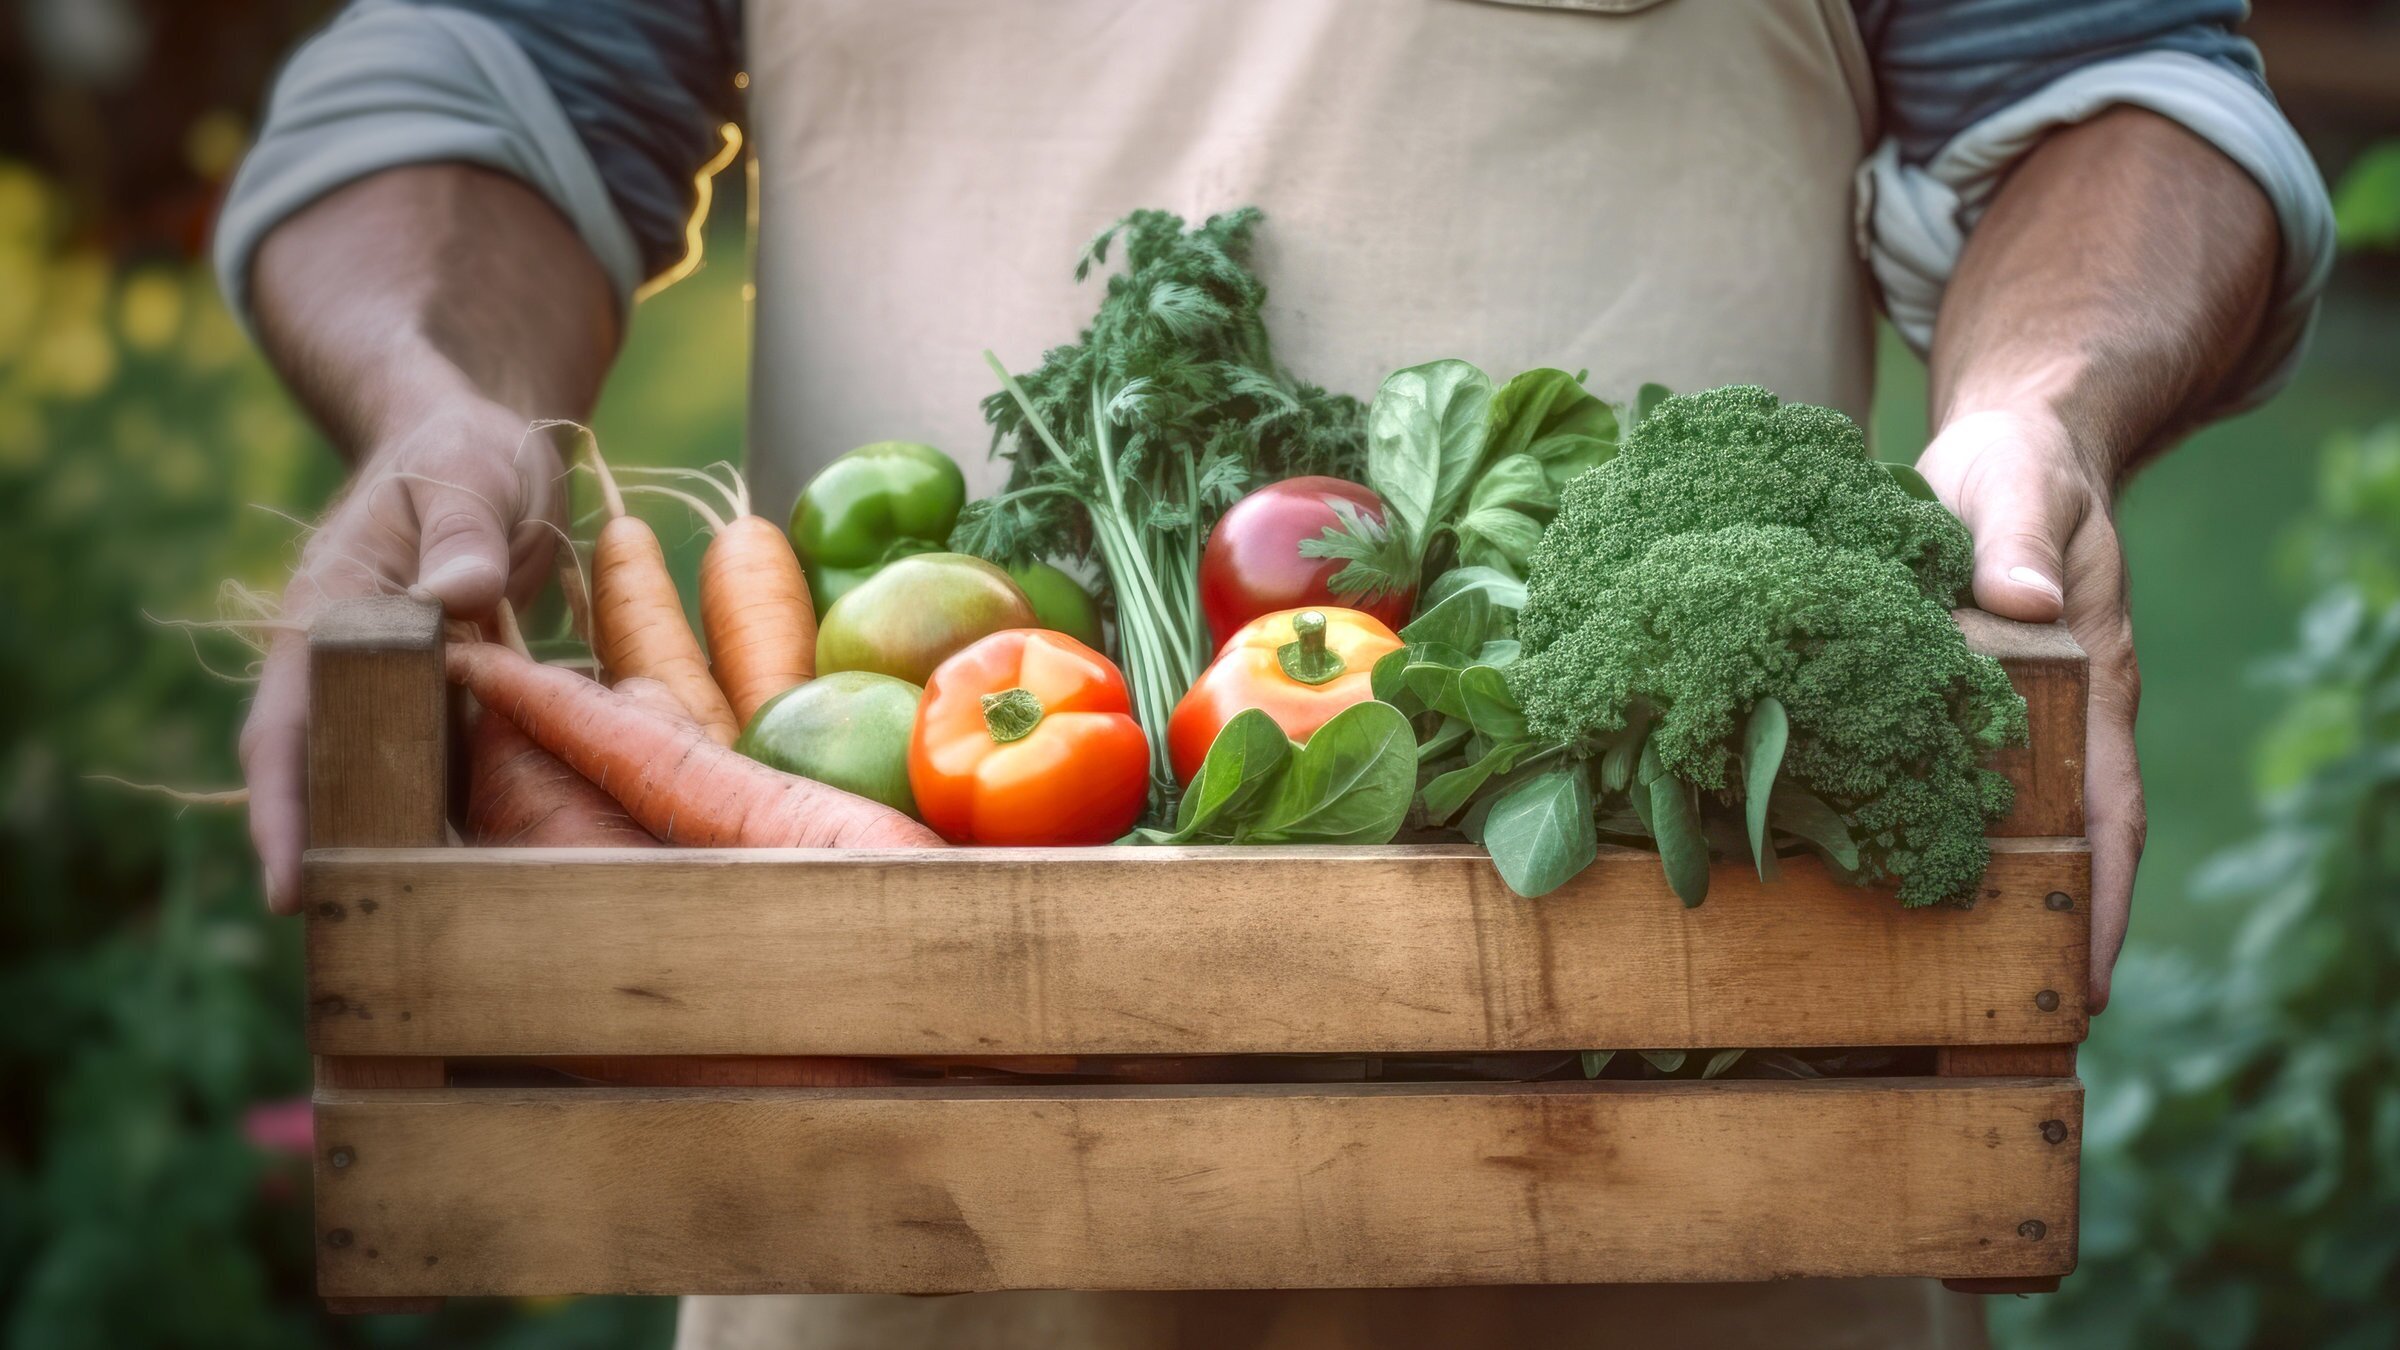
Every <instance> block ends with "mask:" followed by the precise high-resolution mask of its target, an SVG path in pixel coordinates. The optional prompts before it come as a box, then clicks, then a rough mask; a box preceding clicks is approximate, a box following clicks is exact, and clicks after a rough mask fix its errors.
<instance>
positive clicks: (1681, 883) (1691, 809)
mask: <svg viewBox="0 0 2400 1350" xmlns="http://www.w3.org/2000/svg"><path fill="white" fill-rule="evenodd" d="M1640 777H1641V781H1642V786H1643V788H1644V789H1645V791H1646V792H1647V795H1648V798H1649V804H1650V813H1649V818H1648V819H1649V825H1650V837H1651V838H1653V839H1655V840H1657V841H1658V859H1659V863H1660V865H1661V866H1662V867H1664V868H1665V869H1666V873H1667V884H1668V885H1669V886H1671V887H1673V888H1674V890H1675V894H1676V896H1677V898H1679V899H1681V900H1682V901H1683V906H1684V908H1686V909H1690V908H1692V907H1694V906H1696V905H1698V904H1699V903H1700V902H1701V901H1703V900H1706V899H1708V839H1707V837H1706V836H1705V835H1703V834H1702V833H1701V830H1700V809H1699V807H1698V806H1696V805H1695V804H1694V803H1693V801H1692V790H1691V788H1690V786H1689V785H1687V784H1686V783H1685V782H1684V781H1683V780H1682V779H1681V778H1678V777H1676V776H1675V775H1674V774H1671V773H1669V772H1667V770H1666V767H1665V765H1663V764H1662V763H1661V762H1660V761H1659V757H1658V749H1657V747H1656V745H1655V744H1650V745H1645V746H1644V747H1643V748H1642V765H1641V771H1640Z"/></svg>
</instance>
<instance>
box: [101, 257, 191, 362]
mask: <svg viewBox="0 0 2400 1350" xmlns="http://www.w3.org/2000/svg"><path fill="white" fill-rule="evenodd" d="M182 328H183V285H182V283H181V282H180V281H178V280H177V279H176V278H175V277H174V276H173V275H172V274H171V273H168V272H167V271H165V270H163V269H161V268H155V267H146V268H143V269H142V270H141V271H139V272H136V273H134V274H133V275H132V276H131V277H129V278H127V279H126V281H125V285H124V289H123V290H122V291H120V292H119V293H118V295H117V329H118V331H119V332H122V333H123V334H124V335H125V345H126V346H128V347H131V348H133V349H134V350H135V351H137V352H155V351H159V350H161V349H163V348H164V347H165V346H166V345H167V344H168V343H170V342H173V341H174V340H175V335H176V333H178V332H180V331H182Z"/></svg>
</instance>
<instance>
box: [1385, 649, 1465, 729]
mask: <svg viewBox="0 0 2400 1350" xmlns="http://www.w3.org/2000/svg"><path fill="white" fill-rule="evenodd" d="M1462 673H1463V671H1462V668H1461V667H1459V666H1454V665H1450V664H1448V663H1446V662H1441V661H1412V662H1410V663H1409V665H1408V667H1407V668H1406V669H1405V670H1402V671H1401V672H1400V678H1401V682H1402V683H1403V684H1404V685H1405V686H1406V687H1407V689H1408V692H1409V693H1411V694H1414V695H1416V697H1417V699H1418V701H1420V702H1422V703H1423V704H1424V705H1425V706H1426V707H1428V708H1431V709H1433V710H1434V711H1435V712H1438V713H1440V714H1441V715H1443V716H1444V717H1462V718H1463V717H1465V716H1466V715H1467V702H1466V699H1465V698H1463V697H1462V696H1461V695H1460V694H1459V692H1458V679H1459V676H1460V674H1462Z"/></svg>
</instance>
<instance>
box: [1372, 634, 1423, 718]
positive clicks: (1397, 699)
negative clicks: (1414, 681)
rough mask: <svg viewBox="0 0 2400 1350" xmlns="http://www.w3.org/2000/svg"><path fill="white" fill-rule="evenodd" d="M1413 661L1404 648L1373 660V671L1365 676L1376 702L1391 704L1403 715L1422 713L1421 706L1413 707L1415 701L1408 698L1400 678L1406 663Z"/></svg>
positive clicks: (1405, 669)
mask: <svg viewBox="0 0 2400 1350" xmlns="http://www.w3.org/2000/svg"><path fill="white" fill-rule="evenodd" d="M1414 659H1415V658H1414V657H1413V656H1411V655H1410V654H1409V650H1408V648H1406V647H1402V648H1401V649H1400V650H1398V651H1392V652H1385V653H1384V654H1383V655H1381V656H1379V657H1377V658H1375V669H1374V670H1372V671H1370V672H1368V675H1367V689H1368V691H1369V692H1371V693H1373V694H1374V695H1375V697H1376V698H1377V699H1378V700H1380V701H1382V702H1385V703H1389V704H1392V705H1394V706H1395V707H1398V708H1399V709H1400V711H1402V712H1404V713H1417V712H1422V711H1424V709H1423V708H1422V707H1421V706H1413V705H1415V702H1416V701H1415V699H1414V698H1412V697H1410V696H1409V694H1408V685H1407V683H1406V681H1405V680H1404V679H1403V678H1402V677H1403V673H1404V672H1405V671H1407V669H1408V663H1409V662H1410V661H1412V660H1414Z"/></svg>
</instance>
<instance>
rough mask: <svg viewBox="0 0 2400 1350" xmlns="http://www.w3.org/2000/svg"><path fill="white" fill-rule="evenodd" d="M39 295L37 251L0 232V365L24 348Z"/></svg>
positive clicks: (38, 259) (40, 265) (40, 275)
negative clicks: (14, 241)
mask: <svg viewBox="0 0 2400 1350" xmlns="http://www.w3.org/2000/svg"><path fill="white" fill-rule="evenodd" d="M0 209H5V208H0ZM41 296H42V257H41V254H40V253H39V252H38V251H36V250H35V248H34V246H33V245H31V244H21V243H12V242H10V240H9V239H8V238H7V236H6V235H5V234H0V366H5V365H7V364H8V363H9V362H10V361H12V360H15V359H16V357H17V355H18V354H19V353H20V352H22V351H24V349H25V341H26V339H27V338H28V337H29V336H31V335H32V333H33V316H34V314H35V312H36V311H37V310H38V309H39V307H40V304H41Z"/></svg>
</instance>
